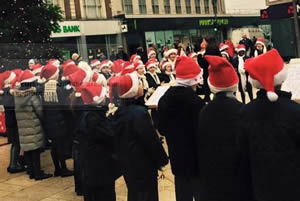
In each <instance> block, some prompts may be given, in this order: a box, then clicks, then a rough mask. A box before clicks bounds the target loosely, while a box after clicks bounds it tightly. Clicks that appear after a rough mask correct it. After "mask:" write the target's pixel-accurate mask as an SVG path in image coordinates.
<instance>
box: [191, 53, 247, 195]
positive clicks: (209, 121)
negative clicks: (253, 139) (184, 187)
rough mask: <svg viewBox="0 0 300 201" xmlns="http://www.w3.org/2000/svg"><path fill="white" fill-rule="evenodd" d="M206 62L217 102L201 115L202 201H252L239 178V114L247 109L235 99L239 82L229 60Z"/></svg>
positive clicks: (199, 128)
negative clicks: (243, 108) (220, 200)
mask: <svg viewBox="0 0 300 201" xmlns="http://www.w3.org/2000/svg"><path fill="white" fill-rule="evenodd" d="M205 59H206V60H207V61H208V63H209V69H208V71H209V77H208V85H209V87H210V90H211V92H212V93H214V94H215V98H214V99H213V100H212V101H211V102H209V103H208V104H207V105H206V106H205V107H204V108H203V109H202V110H201V112H200V113H199V119H198V128H197V132H196V143H197V145H198V146H197V159H198V168H199V176H200V178H201V180H202V187H203V188H202V191H201V192H202V194H203V197H202V199H203V200H219V199H217V198H222V200H249V199H246V197H244V198H242V197H239V196H246V195H244V194H243V191H242V189H243V187H245V182H244V181H243V180H242V177H241V175H239V174H238V173H239V166H238V164H239V160H238V159H239V158H238V157H236V156H237V154H238V152H237V145H236V143H235V142H236V139H237V136H238V132H237V131H238V128H239V127H238V125H239V124H238V122H239V111H240V109H241V107H242V106H243V104H242V103H240V102H239V101H238V100H237V99H236V97H235V96H234V93H235V92H236V91H237V89H238V83H239V78H238V75H237V73H236V71H235V69H234V68H233V66H232V65H231V64H230V63H229V62H228V60H226V59H224V58H222V57H219V56H205ZM212 164H213V165H212ZM216 175H217V177H216ZM243 190H249V189H243Z"/></svg>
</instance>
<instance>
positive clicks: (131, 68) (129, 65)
mask: <svg viewBox="0 0 300 201" xmlns="http://www.w3.org/2000/svg"><path fill="white" fill-rule="evenodd" d="M132 72H135V67H134V65H133V64H132V63H130V62H129V61H126V62H125V63H124V64H123V70H122V73H121V75H126V74H129V73H132Z"/></svg>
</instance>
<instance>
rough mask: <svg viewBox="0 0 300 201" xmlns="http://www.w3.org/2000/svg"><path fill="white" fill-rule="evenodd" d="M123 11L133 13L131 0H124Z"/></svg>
mask: <svg viewBox="0 0 300 201" xmlns="http://www.w3.org/2000/svg"><path fill="white" fill-rule="evenodd" d="M124 6H125V13H126V14H133V7H132V0H124Z"/></svg>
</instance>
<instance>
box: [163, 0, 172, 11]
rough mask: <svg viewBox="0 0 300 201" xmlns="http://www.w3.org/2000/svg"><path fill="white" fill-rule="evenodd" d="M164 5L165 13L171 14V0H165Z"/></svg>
mask: <svg viewBox="0 0 300 201" xmlns="http://www.w3.org/2000/svg"><path fill="white" fill-rule="evenodd" d="M164 6H165V13H166V14H170V13H171V6H170V0H164Z"/></svg>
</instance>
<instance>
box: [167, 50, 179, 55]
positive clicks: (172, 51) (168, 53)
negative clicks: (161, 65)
mask: <svg viewBox="0 0 300 201" xmlns="http://www.w3.org/2000/svg"><path fill="white" fill-rule="evenodd" d="M171 54H176V55H177V54H178V50H176V49H174V48H172V49H169V50H168V52H167V57H170V55H171Z"/></svg>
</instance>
